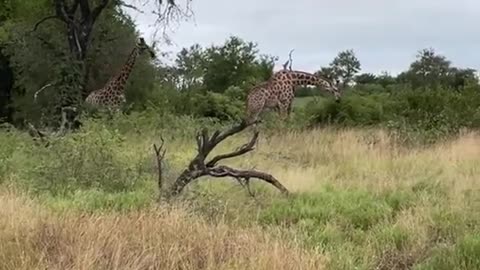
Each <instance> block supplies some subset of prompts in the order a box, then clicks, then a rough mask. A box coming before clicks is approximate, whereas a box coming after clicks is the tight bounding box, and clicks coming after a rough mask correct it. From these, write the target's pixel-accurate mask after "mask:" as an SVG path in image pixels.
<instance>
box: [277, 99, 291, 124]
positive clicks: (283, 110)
mask: <svg viewBox="0 0 480 270" xmlns="http://www.w3.org/2000/svg"><path fill="white" fill-rule="evenodd" d="M278 107H279V112H280V118H281V119H282V120H283V121H286V120H288V116H289V105H288V104H286V103H280V104H279V105H278Z"/></svg>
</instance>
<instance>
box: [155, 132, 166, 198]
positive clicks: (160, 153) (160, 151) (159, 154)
mask: <svg viewBox="0 0 480 270" xmlns="http://www.w3.org/2000/svg"><path fill="white" fill-rule="evenodd" d="M160 141H161V144H160V146H159V147H157V145H156V144H153V150H154V151H155V157H156V159H157V170H158V189H159V191H160V192H161V191H162V188H163V169H162V161H163V159H164V158H165V154H166V152H167V149H166V148H164V144H165V140H164V139H163V137H160Z"/></svg>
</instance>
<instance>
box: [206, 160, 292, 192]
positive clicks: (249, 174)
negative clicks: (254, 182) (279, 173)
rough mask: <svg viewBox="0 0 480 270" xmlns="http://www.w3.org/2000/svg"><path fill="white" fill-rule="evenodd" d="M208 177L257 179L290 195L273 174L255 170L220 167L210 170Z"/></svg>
mask: <svg viewBox="0 0 480 270" xmlns="http://www.w3.org/2000/svg"><path fill="white" fill-rule="evenodd" d="M208 175H210V176H213V177H233V178H236V179H238V178H244V179H250V178H256V179H260V180H263V181H265V182H267V183H269V184H271V185H273V186H274V187H276V188H277V189H278V190H280V191H281V192H282V193H284V194H289V191H288V189H286V188H285V187H284V186H283V185H282V184H281V183H280V182H279V181H278V180H277V179H276V178H275V177H273V176H272V175H271V174H268V173H264V172H259V171H254V170H237V169H233V168H230V167H227V166H218V167H217V168H213V169H211V170H209V171H208Z"/></svg>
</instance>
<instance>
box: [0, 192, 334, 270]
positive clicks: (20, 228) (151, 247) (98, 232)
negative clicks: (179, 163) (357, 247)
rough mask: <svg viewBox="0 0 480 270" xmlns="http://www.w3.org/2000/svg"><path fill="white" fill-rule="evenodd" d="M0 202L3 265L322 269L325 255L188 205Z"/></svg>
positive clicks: (2, 198)
mask: <svg viewBox="0 0 480 270" xmlns="http://www.w3.org/2000/svg"><path fill="white" fill-rule="evenodd" d="M0 204H1V205H2V208H1V209H0V269H29V270H30V269H323V265H324V260H325V258H324V257H323V256H322V255H321V254H318V253H314V252H312V251H310V252H307V251H305V250H302V249H300V248H299V247H298V246H297V245H296V243H294V242H290V243H286V242H283V241H278V240H274V239H272V237H269V234H268V233H265V232H262V231H261V230H260V229H258V228H250V229H235V228H231V227H229V226H227V225H225V224H217V225H209V224H207V223H206V222H203V221H202V220H200V219H198V218H197V217H194V216H192V215H189V214H188V213H187V212H186V211H185V210H183V209H182V208H173V209H168V210H167V209H148V210H144V211H136V212H131V213H128V214H118V213H117V214H114V213H108V214H88V215H85V214H84V215H79V214H68V213H67V214H53V213H48V212H47V211H45V210H43V209H42V208H41V207H38V206H35V205H34V204H33V202H32V201H30V200H27V199H24V198H23V197H18V196H15V195H12V194H0Z"/></svg>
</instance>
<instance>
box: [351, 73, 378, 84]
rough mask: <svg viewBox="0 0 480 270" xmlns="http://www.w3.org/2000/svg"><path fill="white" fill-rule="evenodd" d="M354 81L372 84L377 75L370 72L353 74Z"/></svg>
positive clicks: (375, 80)
mask: <svg viewBox="0 0 480 270" xmlns="http://www.w3.org/2000/svg"><path fill="white" fill-rule="evenodd" d="M355 82H356V83H357V84H374V83H377V76H375V74H372V73H362V74H359V75H357V76H355Z"/></svg>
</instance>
